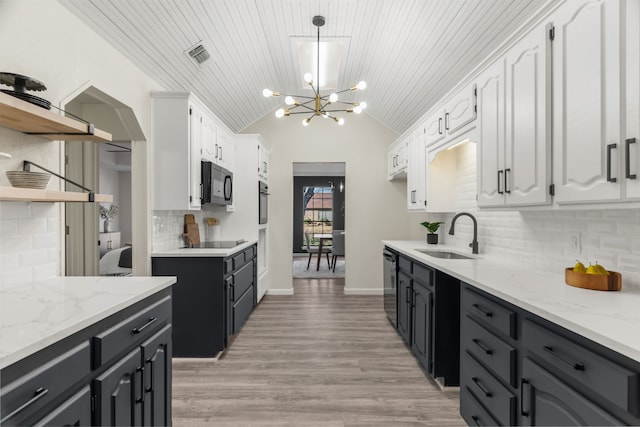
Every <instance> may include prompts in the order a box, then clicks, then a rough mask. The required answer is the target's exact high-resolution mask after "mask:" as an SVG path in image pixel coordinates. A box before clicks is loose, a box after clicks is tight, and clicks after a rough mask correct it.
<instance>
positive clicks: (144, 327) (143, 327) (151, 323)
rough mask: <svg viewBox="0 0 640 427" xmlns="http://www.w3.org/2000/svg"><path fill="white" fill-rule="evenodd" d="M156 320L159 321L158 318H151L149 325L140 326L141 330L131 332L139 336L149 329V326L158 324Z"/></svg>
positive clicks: (134, 329) (136, 329)
mask: <svg viewBox="0 0 640 427" xmlns="http://www.w3.org/2000/svg"><path fill="white" fill-rule="evenodd" d="M156 320H158V318H157V317H150V318H149V320H148V321H147V323H145V324H144V325H142V326H140V327H139V328H133V329H132V330H131V333H133V334H139V333H140V332H142V331H144V330H145V329H147V328H148V327H149V326H151V325H153V324H154V323H155V322H156Z"/></svg>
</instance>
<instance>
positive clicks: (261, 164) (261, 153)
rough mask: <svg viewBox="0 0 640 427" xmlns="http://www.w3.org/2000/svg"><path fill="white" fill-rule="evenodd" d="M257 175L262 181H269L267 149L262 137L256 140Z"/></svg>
mask: <svg viewBox="0 0 640 427" xmlns="http://www.w3.org/2000/svg"><path fill="white" fill-rule="evenodd" d="M258 177H259V178H260V179H261V180H262V181H265V182H268V181H269V149H268V148H267V146H266V145H265V144H264V142H263V140H262V138H259V140H258Z"/></svg>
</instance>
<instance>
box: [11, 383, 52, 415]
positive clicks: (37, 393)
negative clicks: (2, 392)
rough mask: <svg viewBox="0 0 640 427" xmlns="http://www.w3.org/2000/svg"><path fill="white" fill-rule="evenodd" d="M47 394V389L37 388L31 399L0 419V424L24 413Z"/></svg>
mask: <svg viewBox="0 0 640 427" xmlns="http://www.w3.org/2000/svg"><path fill="white" fill-rule="evenodd" d="M47 393H49V389H48V388H44V387H39V388H37V389H36V391H34V392H33V397H32V398H31V399H29V400H27V401H26V402H24V403H23V404H22V405H20V406H19V407H17V408H16V409H14V410H13V411H11V413H9V414H8V415H7V416H5V417H4V418H3V419H1V420H0V424H4V423H5V422H6V421H7V420H9V419H11V418H13V417H15V416H16V415H18V414H19V413H20V412H22V411H24V410H25V409H27V408H28V407H29V406H31V405H33V404H34V403H36V402H37V401H38V400H40V399H42V398H43V397H44V396H45V395H46V394H47Z"/></svg>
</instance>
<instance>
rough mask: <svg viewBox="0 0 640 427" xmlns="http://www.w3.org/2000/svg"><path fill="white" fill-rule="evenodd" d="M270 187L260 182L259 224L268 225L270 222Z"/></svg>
mask: <svg viewBox="0 0 640 427" xmlns="http://www.w3.org/2000/svg"><path fill="white" fill-rule="evenodd" d="M268 211H269V186H268V185H267V184H266V183H264V182H262V181H258V224H266V223H267V221H268V220H269V217H268V213H269V212H268Z"/></svg>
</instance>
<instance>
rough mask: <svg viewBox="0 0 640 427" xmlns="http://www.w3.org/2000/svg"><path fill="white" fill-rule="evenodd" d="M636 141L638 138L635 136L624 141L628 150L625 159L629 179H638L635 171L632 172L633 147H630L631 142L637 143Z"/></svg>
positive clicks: (626, 173) (626, 174)
mask: <svg viewBox="0 0 640 427" xmlns="http://www.w3.org/2000/svg"><path fill="white" fill-rule="evenodd" d="M635 143H636V139H635V138H629V139H627V140H625V141H624V144H625V148H626V152H625V155H624V159H625V176H626V177H627V179H636V174H635V173H631V148H630V145H631V144H635Z"/></svg>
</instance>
